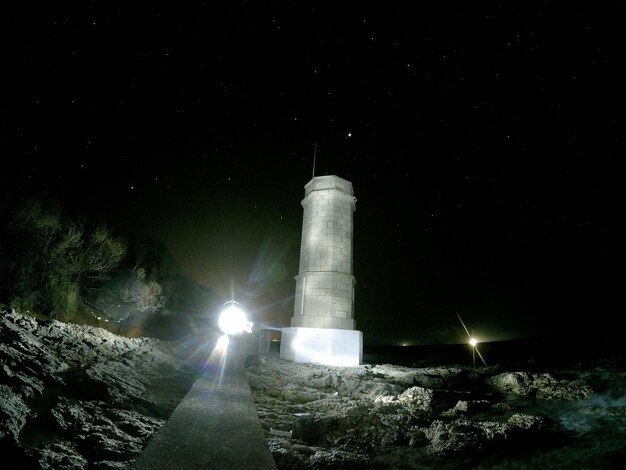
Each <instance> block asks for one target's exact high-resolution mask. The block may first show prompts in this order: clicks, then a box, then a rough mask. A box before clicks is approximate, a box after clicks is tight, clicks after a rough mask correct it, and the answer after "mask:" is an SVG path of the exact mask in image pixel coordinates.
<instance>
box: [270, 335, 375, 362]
mask: <svg viewBox="0 0 626 470" xmlns="http://www.w3.org/2000/svg"><path fill="white" fill-rule="evenodd" d="M280 357H281V359H286V360H288V361H294V362H310V363H314V364H324V365H328V366H358V365H360V364H361V363H362V362H363V332H362V331H357V330H340V329H335V328H297V327H296V328H294V327H290V328H283V329H282V337H281V340H280Z"/></svg>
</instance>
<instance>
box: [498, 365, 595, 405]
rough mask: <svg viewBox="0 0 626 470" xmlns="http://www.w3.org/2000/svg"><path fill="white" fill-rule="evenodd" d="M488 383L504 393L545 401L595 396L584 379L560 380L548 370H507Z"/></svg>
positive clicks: (571, 399) (583, 398)
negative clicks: (540, 371) (531, 371)
mask: <svg viewBox="0 0 626 470" xmlns="http://www.w3.org/2000/svg"><path fill="white" fill-rule="evenodd" d="M487 383H488V384H489V385H491V386H493V387H494V388H496V389H497V390H498V391H500V392H502V393H512V394H514V395H521V396H533V397H536V398H537V399H538V400H544V401H576V400H586V399H588V398H591V397H592V396H593V389H592V388H591V387H590V386H589V385H587V384H586V383H584V382H583V381H582V380H576V379H574V380H567V379H560V380H559V379H557V378H555V377H554V375H552V374H550V373H547V372H546V373H541V374H538V373H530V372H505V373H502V374H498V375H495V376H493V377H489V378H488V379H487Z"/></svg>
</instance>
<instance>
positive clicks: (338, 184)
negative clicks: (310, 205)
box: [304, 175, 354, 197]
mask: <svg viewBox="0 0 626 470" xmlns="http://www.w3.org/2000/svg"><path fill="white" fill-rule="evenodd" d="M325 189H336V190H337V191H341V192H342V193H345V194H347V195H349V196H354V190H353V189H352V183H351V182H350V181H347V180H344V179H343V178H340V177H339V176H336V175H325V176H315V177H314V178H313V179H312V180H311V181H309V182H308V183H307V184H306V185H305V186H304V196H305V197H306V196H308V195H309V193H311V191H321V190H325Z"/></svg>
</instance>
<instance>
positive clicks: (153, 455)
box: [132, 367, 276, 470]
mask: <svg viewBox="0 0 626 470" xmlns="http://www.w3.org/2000/svg"><path fill="white" fill-rule="evenodd" d="M209 375H210V374H209V373H208V372H207V373H206V374H205V375H204V376H202V377H200V378H199V379H198V380H197V381H196V383H195V384H194V386H193V387H192V389H191V390H190V391H189V393H188V394H187V396H185V398H184V399H183V401H182V402H180V404H179V405H178V407H177V408H176V409H175V410H174V413H172V416H171V417H170V419H169V420H168V421H167V422H166V423H165V424H164V425H163V427H162V428H161V430H160V431H159V432H158V433H157V434H156V436H154V437H153V438H152V440H151V441H150V442H149V443H148V445H147V446H146V448H145V450H144V452H143V453H142V454H141V456H140V457H139V458H138V459H137V460H136V461H135V464H134V465H133V466H132V468H133V469H134V470H161V469H162V470H169V469H172V470H174V469H180V470H183V469H184V470H190V469H220V470H229V469H238V470H245V469H254V470H276V464H275V462H274V459H273V458H272V454H271V453H270V450H269V448H268V446H267V441H266V439H265V435H264V432H263V429H262V427H261V423H260V421H259V419H258V416H257V410H256V406H255V404H254V402H253V401H252V394H251V392H250V386H249V385H248V380H247V378H246V375H245V371H244V369H243V367H231V368H227V369H226V370H225V371H224V374H223V375H222V377H221V378H220V377H217V376H209Z"/></svg>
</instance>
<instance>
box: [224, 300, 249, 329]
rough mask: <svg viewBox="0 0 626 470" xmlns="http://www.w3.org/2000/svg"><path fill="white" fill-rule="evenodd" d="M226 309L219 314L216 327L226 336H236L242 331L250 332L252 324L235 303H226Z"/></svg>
mask: <svg viewBox="0 0 626 470" xmlns="http://www.w3.org/2000/svg"><path fill="white" fill-rule="evenodd" d="M225 305H226V307H225V308H224V310H222V313H220V317H219V320H218V323H217V324H218V326H219V327H220V329H221V330H222V331H223V332H224V333H225V334H227V335H238V334H241V333H243V332H244V331H245V332H247V333H251V332H252V322H250V321H248V317H247V316H246V314H245V312H244V311H243V310H242V309H241V307H240V306H239V304H238V303H237V302H227V303H226V304H225Z"/></svg>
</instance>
